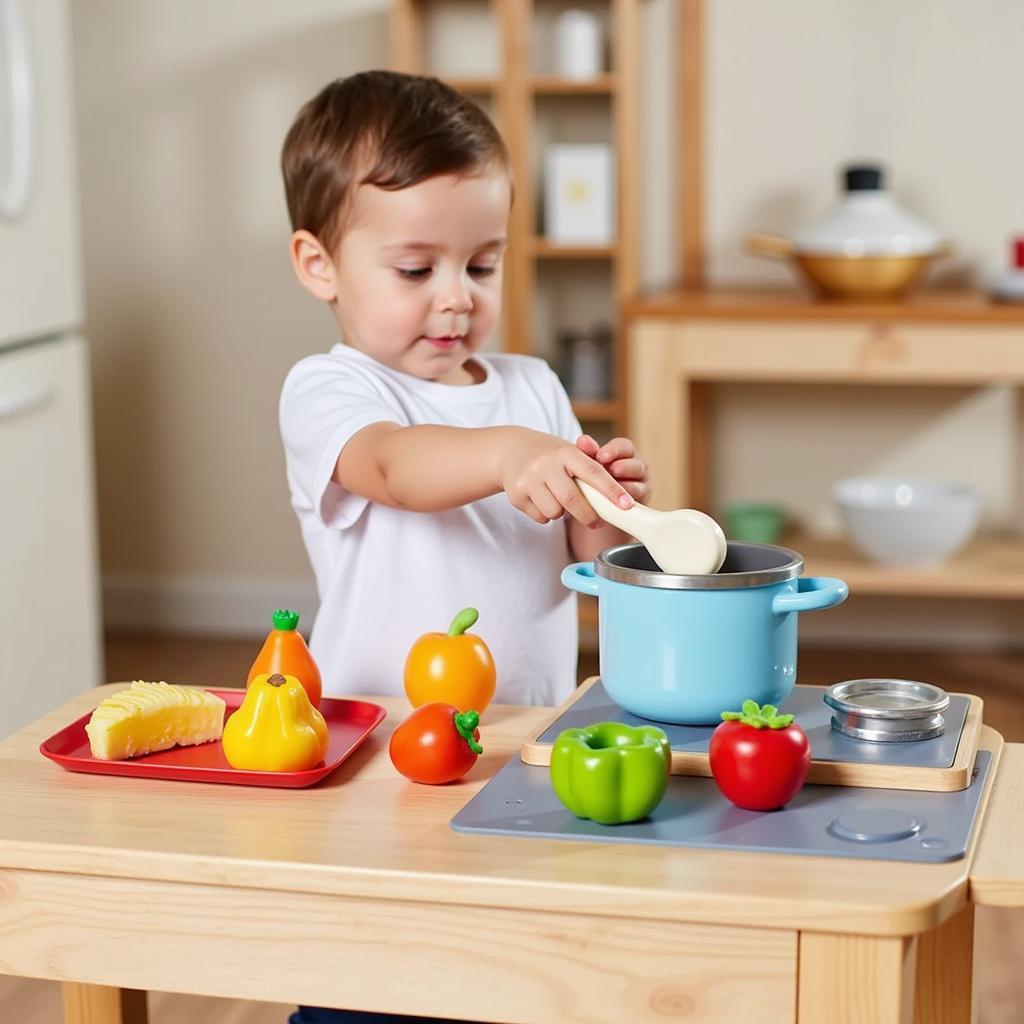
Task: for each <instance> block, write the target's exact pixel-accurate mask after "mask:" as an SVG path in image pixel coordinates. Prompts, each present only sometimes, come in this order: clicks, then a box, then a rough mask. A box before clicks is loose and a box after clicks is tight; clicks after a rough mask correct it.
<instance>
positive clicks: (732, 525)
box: [725, 501, 786, 544]
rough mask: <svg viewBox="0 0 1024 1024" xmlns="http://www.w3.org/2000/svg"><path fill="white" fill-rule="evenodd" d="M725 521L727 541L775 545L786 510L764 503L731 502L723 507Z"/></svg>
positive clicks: (784, 519)
mask: <svg viewBox="0 0 1024 1024" xmlns="http://www.w3.org/2000/svg"><path fill="white" fill-rule="evenodd" d="M725 521H726V524H727V525H728V527H729V531H728V532H729V540H745V541H751V542H752V543H754V544H775V543H776V542H777V541H778V539H779V534H780V533H782V524H783V523H784V522H785V521H786V510H785V509H784V508H783V507H782V506H781V505H774V504H772V503H770V502H766V501H733V502H730V503H729V504H728V505H726V506H725Z"/></svg>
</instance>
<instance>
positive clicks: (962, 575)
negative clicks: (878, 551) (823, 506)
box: [780, 531, 1024, 599]
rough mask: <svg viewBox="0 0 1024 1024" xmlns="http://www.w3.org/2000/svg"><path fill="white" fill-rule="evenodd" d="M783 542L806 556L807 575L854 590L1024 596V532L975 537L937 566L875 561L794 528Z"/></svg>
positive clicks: (897, 594)
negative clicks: (836, 580) (911, 566)
mask: <svg viewBox="0 0 1024 1024" xmlns="http://www.w3.org/2000/svg"><path fill="white" fill-rule="evenodd" d="M780 543H781V544H782V545H783V546H784V547H788V548H792V549H793V550H794V551H797V552H799V553H800V554H801V555H803V557H804V562H805V568H804V574H805V575H809V576H838V577H839V578H840V579H842V580H845V581H846V582H847V583H848V584H849V587H850V593H851V594H856V595H861V594H873V595H878V596H891V597H951V598H988V599H1019V598H1024V536H1014V535H1010V534H1008V535H987V536H984V535H983V536H979V537H976V538H975V539H974V540H973V541H972V542H971V543H970V544H968V545H967V547H966V548H964V549H963V551H961V552H960V553H959V554H958V555H956V556H954V557H953V558H952V559H950V560H949V561H948V562H947V563H946V564H944V565H941V566H937V567H935V568H933V569H904V568H896V567H890V566H885V565H877V564H875V563H874V562H871V561H869V560H868V559H866V558H865V557H864V556H862V555H860V554H858V553H857V552H856V551H855V550H854V549H853V548H852V547H851V546H850V544H849V542H848V541H846V540H845V539H844V538H841V537H821V536H814V535H811V534H808V533H803V532H798V531H792V532H788V533H786V534H785V536H784V537H783V538H782V540H781V541H780Z"/></svg>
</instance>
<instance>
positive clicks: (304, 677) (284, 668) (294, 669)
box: [245, 608, 323, 708]
mask: <svg viewBox="0 0 1024 1024" xmlns="http://www.w3.org/2000/svg"><path fill="white" fill-rule="evenodd" d="M298 625H299V613H298V612H293V611H289V610H288V609H287V608H278V609H277V611H276V612H274V628H273V629H272V630H271V631H270V632H269V633H268V634H267V639H266V640H265V641H264V642H263V647H262V648H260V653H259V654H257V655H256V660H255V661H254V662H253V663H252V668H250V669H249V678H248V679H247V680H246V681H245V685H246V688H248V687H249V686H250V685H251V683H252V681H253V680H254V679H255V678H256V677H257V676H262V675H267V676H272V675H274V674H275V673H277V674H279V675H283V676H295V678H296V679H298V681H299V682H300V683H302V688H303V689H304V690H305V691H306V696H307V697H309V703H310V704H312V705H313V707H315V708H318V707H320V693H321V690H322V688H323V687H322V684H321V682H320V669H318V668H317V667H316V662H315V661H314V660H313V655H312V654H310V653H309V648H308V647H307V646H306V641H305V640H304V639H303V638H302V634H301V633H300V632H299V630H298Z"/></svg>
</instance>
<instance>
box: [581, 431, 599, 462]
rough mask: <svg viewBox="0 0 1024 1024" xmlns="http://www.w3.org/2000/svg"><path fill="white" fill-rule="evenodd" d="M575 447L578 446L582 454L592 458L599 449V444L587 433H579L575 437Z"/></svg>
mask: <svg viewBox="0 0 1024 1024" xmlns="http://www.w3.org/2000/svg"><path fill="white" fill-rule="evenodd" d="M576 447H577V448H579V450H580V451H581V452H583V454H584V455H589V456H590V457H591V458H594V456H595V455H597V453H598V451H600V449H601V446H600V445H599V444H598V443H597V441H596V440H595V439H594V438H592V437H591V436H590V435H589V434H580V436H579V437H578V438H576Z"/></svg>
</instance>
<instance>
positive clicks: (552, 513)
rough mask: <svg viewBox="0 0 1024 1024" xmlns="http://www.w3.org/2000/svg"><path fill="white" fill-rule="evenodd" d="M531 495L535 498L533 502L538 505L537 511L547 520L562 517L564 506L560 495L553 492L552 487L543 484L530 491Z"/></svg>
mask: <svg viewBox="0 0 1024 1024" xmlns="http://www.w3.org/2000/svg"><path fill="white" fill-rule="evenodd" d="M530 497H531V499H532V500H533V504H534V505H535V506H536V508H537V511H538V512H540V514H541V515H542V516H544V519H545V522H549V523H550V522H551V521H552V520H553V519H561V518H562V515H563V514H564V512H565V509H564V508H563V507H562V503H561V501H559V500H558V497H557V496H556V495H555V494H553V493H552V492H551V488H550V487H548V486H546V485H544V484H541V485H540V486H539V487H537V488H536V489H535V490H533V491H531V492H530Z"/></svg>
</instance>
